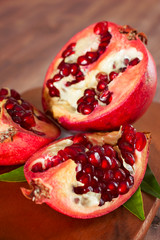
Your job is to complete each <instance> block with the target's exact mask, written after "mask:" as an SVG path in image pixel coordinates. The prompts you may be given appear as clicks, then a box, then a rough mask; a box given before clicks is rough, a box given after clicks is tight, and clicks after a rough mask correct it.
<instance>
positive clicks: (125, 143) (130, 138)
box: [118, 124, 147, 166]
mask: <svg viewBox="0 0 160 240" xmlns="http://www.w3.org/2000/svg"><path fill="white" fill-rule="evenodd" d="M146 141H147V140H146V137H145V135H144V133H141V132H136V130H135V129H134V127H133V126H132V125H129V124H126V125H124V126H123V127H122V137H121V139H119V141H118V146H119V148H120V150H121V154H122V157H123V158H124V159H125V162H126V163H128V164H129V165H131V166H133V164H134V163H135V158H134V153H135V150H136V149H137V150H138V151H142V150H143V148H144V147H145V145H146Z"/></svg>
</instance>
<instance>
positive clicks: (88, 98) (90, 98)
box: [84, 96, 95, 104]
mask: <svg viewBox="0 0 160 240" xmlns="http://www.w3.org/2000/svg"><path fill="white" fill-rule="evenodd" d="M94 100H95V98H94V96H86V97H85V98H84V101H85V102H87V103H89V104H91V103H93V102H94Z"/></svg>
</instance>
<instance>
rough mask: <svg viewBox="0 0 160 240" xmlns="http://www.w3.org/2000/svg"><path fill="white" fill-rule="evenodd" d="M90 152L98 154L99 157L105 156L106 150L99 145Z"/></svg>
mask: <svg viewBox="0 0 160 240" xmlns="http://www.w3.org/2000/svg"><path fill="white" fill-rule="evenodd" d="M90 152H98V153H99V155H103V154H104V149H103V148H102V147H101V146H99V145H94V146H93V147H91V149H90Z"/></svg>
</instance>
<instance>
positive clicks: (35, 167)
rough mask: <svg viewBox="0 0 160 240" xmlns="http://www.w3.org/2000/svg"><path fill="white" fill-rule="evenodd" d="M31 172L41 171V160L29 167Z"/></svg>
mask: <svg viewBox="0 0 160 240" xmlns="http://www.w3.org/2000/svg"><path fill="white" fill-rule="evenodd" d="M31 171H32V172H43V168H42V163H41V162H37V163H35V164H34V165H33V166H32V169H31Z"/></svg>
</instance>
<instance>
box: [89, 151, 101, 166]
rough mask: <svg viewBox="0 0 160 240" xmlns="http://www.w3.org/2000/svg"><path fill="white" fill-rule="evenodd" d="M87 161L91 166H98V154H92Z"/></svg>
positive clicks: (99, 160)
mask: <svg viewBox="0 0 160 240" xmlns="http://www.w3.org/2000/svg"><path fill="white" fill-rule="evenodd" d="M88 161H89V162H90V163H91V164H93V166H99V165H100V163H101V158H100V154H99V153H98V152H92V153H90V154H89V156H88Z"/></svg>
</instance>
